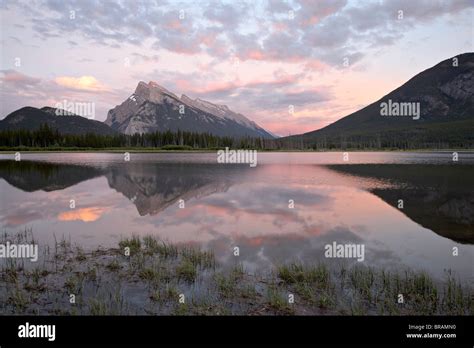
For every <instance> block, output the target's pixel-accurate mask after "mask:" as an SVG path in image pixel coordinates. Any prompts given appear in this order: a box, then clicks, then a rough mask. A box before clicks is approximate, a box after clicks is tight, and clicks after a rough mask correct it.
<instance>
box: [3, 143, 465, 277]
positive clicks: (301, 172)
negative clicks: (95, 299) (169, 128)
mask: <svg viewBox="0 0 474 348" xmlns="http://www.w3.org/2000/svg"><path fill="white" fill-rule="evenodd" d="M348 156H349V158H348V159H347V161H344V157H343V153H341V152H329V153H258V165H257V166H256V167H254V168H252V167H250V166H249V165H248V164H219V163H217V161H216V153H150V154H138V153H132V154H131V158H130V161H124V156H123V154H118V153H41V154H34V153H31V154H29V153H22V157H21V161H14V160H13V158H14V157H13V154H2V155H0V178H1V179H2V180H0V193H1V201H0V227H1V230H2V232H8V233H10V232H17V231H22V230H25V228H26V229H30V228H31V230H32V232H33V235H34V237H35V238H36V239H37V240H38V241H40V242H42V243H53V242H54V239H55V238H56V239H60V238H63V237H64V238H65V239H67V240H71V242H72V243H74V244H77V245H81V246H82V247H84V248H86V249H87V248H88V249H94V248H97V247H98V246H99V245H100V246H103V247H108V246H116V245H117V242H118V241H119V240H120V239H121V238H124V237H129V236H131V235H139V236H145V235H154V236H157V237H159V238H161V239H163V240H165V241H169V242H173V243H185V244H191V245H195V246H199V247H201V248H203V249H210V250H213V251H214V253H215V255H216V258H217V260H218V261H219V262H220V263H222V264H223V265H226V264H234V263H235V259H236V257H237V258H238V259H239V261H240V262H242V263H243V264H244V266H245V267H246V269H248V270H250V271H255V272H258V271H259V270H263V269H268V267H269V266H271V265H278V264H281V263H284V262H288V261H292V260H301V261H303V262H316V261H320V260H325V261H326V262H330V263H331V262H332V263H340V262H343V260H341V259H326V258H325V246H326V245H330V244H332V243H334V242H335V243H354V244H362V245H364V247H365V257H364V260H363V261H362V263H364V264H365V265H369V266H374V267H387V268H395V269H404V268H412V269H417V270H425V271H427V272H429V274H431V275H432V276H434V277H435V278H442V277H443V276H444V272H445V270H447V269H451V270H452V271H454V272H455V274H456V275H457V276H458V277H459V278H460V279H461V280H462V281H463V282H468V283H473V281H474V273H473V264H474V245H473V244H474V228H473V227H474V154H472V153H460V154H459V160H458V161H456V162H454V161H453V159H452V154H451V153H428V152H427V153H411V152H410V153H398V152H394V153H389V152H383V153H382V152H380V153H377V152H367V153H363V152H360V153H357V152H350V153H348ZM401 203H402V204H403V206H401V205H400V204H401ZM71 206H73V208H71ZM235 247H238V248H239V256H235V255H234V251H235V249H234V248H235ZM453 248H454V249H453ZM453 250H456V252H453ZM453 253H455V254H456V255H453ZM344 262H349V263H357V262H359V261H357V260H356V259H349V260H344Z"/></svg>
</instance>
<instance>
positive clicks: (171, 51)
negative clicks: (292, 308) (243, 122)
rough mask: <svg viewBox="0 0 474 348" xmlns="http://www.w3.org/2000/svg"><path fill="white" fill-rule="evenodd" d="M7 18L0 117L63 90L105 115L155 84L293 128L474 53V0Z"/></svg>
mask: <svg viewBox="0 0 474 348" xmlns="http://www.w3.org/2000/svg"><path fill="white" fill-rule="evenodd" d="M0 16H1V17H0V19H1V24H0V27H1V37H0V40H1V41H0V48H1V55H0V59H1V61H0V101H1V106H0V118H3V117H5V116H6V115H7V114H8V113H10V112H11V111H14V110H15V109H17V108H20V107H23V106H26V105H30V106H36V107H42V106H45V105H49V106H54V105H55V104H56V103H59V102H62V101H64V100H67V101H71V102H90V103H92V102H93V103H95V107H96V112H95V113H96V119H98V120H104V119H105V118H106V116H107V111H108V110H109V109H111V108H112V107H114V106H115V105H117V104H120V103H121V102H122V101H123V100H124V99H126V98H127V97H129V96H130V95H131V94H132V93H133V91H134V90H135V87H136V85H137V84H138V82H139V81H146V82H148V81H155V82H157V83H158V84H160V85H162V86H164V87H165V88H167V89H169V90H171V91H172V92H174V93H176V94H178V95H181V94H186V95H187V96H189V97H191V98H201V99H206V100H209V101H211V102H214V103H219V104H226V105H228V106H229V107H230V108H231V109H232V110H234V111H238V112H241V113H243V114H245V115H246V116H247V117H249V118H250V119H252V120H254V121H256V122H257V123H258V124H260V125H261V126H263V127H264V128H266V129H268V130H269V131H271V132H273V133H275V134H279V135H288V134H296V133H301V132H305V131H310V130H314V129H317V128H320V127H323V126H325V125H327V124H329V123H331V122H334V121H336V120H337V119H339V118H341V117H343V116H346V115H347V114H349V113H351V112H353V111H356V110H358V109H360V108H361V107H363V106H366V105H368V104H370V103H371V102H373V101H375V100H377V99H378V98H380V97H382V96H383V95H385V94H387V93H388V92H390V91H391V90H393V89H394V88H396V87H398V86H399V85H401V84H402V83H404V82H406V81H407V80H408V79H409V78H411V77H412V76H414V75H416V74H417V73H419V72H420V71H422V70H424V69H427V68H429V67H431V66H433V65H435V64H437V63H438V62H440V61H442V60H444V59H447V58H450V57H452V56H455V55H457V54H460V53H464V52H472V51H474V49H473V37H474V31H473V16H474V2H473V1H472V0H447V1H443V0H400V1H397V0H387V1H351V0H331V1H321V0H294V1H287V2H284V1H280V0H268V1H263V0H253V1H248V2H247V1H238V0H234V1H200V0H193V1H177V0H169V1H152V0H146V1H139V0H122V1H112V0H102V1H94V0H49V1H35V0H28V1H18V0H16V1H10V0H0ZM292 109H293V110H294V112H291V110H292Z"/></svg>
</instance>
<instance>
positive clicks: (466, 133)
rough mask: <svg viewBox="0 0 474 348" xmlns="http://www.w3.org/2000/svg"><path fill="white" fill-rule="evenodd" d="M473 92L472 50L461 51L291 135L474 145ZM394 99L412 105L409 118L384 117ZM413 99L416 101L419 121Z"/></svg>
mask: <svg viewBox="0 0 474 348" xmlns="http://www.w3.org/2000/svg"><path fill="white" fill-rule="evenodd" d="M455 58H456V59H457V66H456V64H454V62H455ZM473 96H474V53H465V54H461V55H458V56H456V57H453V58H450V59H447V60H444V61H442V62H441V63H439V64H437V65H435V66H434V67H431V68H429V69H427V70H425V71H423V72H421V73H419V74H418V75H416V76H415V77H413V78H412V79H410V80H409V81H408V82H406V83H405V84H403V85H402V86H400V87H399V88H397V89H395V90H394V91H392V92H391V93H389V94H387V95H386V96H384V97H382V98H381V99H379V100H377V101H376V102H375V103H372V104H370V105H369V106H367V107H365V108H363V109H361V110H359V111H356V112H354V113H352V114H350V115H348V116H346V117H344V118H342V119H340V120H338V121H337V122H334V123H332V124H330V125H328V126H327V127H325V128H322V129H319V130H316V131H312V132H309V133H305V134H302V135H299V136H293V137H292V138H302V139H303V140H304V141H305V143H310V144H315V145H320V146H322V147H330V146H331V145H336V146H337V145H340V144H343V146H344V144H345V145H346V146H348V145H352V146H354V147H360V145H370V144H372V145H375V146H377V147H381V146H382V147H383V146H384V145H385V146H391V145H397V146H400V145H401V146H403V145H406V146H407V147H410V146H411V145H413V146H419V145H423V144H424V145H427V146H432V145H438V144H448V145H452V146H455V145H457V146H462V144H464V145H467V146H468V147H474V103H473V100H474V98H473ZM396 103H398V106H401V105H402V104H400V103H415V104H411V106H413V108H412V113H411V114H410V115H409V116H408V117H407V116H383V114H384V108H385V107H388V108H390V106H392V107H393V106H395V104H396ZM416 103H419V104H418V105H419V115H418V116H419V118H418V119H417V116H416V111H417V110H416ZM405 105H408V104H405ZM385 110H387V109H385ZM391 110H392V111H395V108H392V109H391ZM405 110H407V109H405ZM400 111H401V109H400ZM393 114H394V113H392V115H393Z"/></svg>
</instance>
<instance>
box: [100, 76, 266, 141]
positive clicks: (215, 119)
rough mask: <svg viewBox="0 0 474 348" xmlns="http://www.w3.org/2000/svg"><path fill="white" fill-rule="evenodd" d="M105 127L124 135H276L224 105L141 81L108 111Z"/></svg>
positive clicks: (264, 136)
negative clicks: (158, 132) (163, 133)
mask: <svg viewBox="0 0 474 348" xmlns="http://www.w3.org/2000/svg"><path fill="white" fill-rule="evenodd" d="M105 124H107V125H108V126H110V127H112V128H113V129H115V130H117V131H119V132H121V133H125V134H134V133H148V132H154V131H166V130H171V131H177V130H182V131H192V132H198V133H205V132H208V133H211V134H214V135H218V136H231V137H243V136H250V137H263V138H269V139H271V138H273V136H272V135H271V134H270V133H268V132H267V131H265V130H264V129H263V128H261V127H259V126H258V125H257V124H256V123H255V122H252V121H250V120H249V119H248V118H246V117H245V116H244V115H242V114H239V113H236V112H233V111H231V110H230V109H229V108H228V107H227V106H225V105H216V104H213V103H210V102H208V101H205V100H201V99H195V100H192V99H191V98H189V97H187V96H186V95H183V96H181V98H179V97H178V96H177V95H175V94H173V93H172V92H170V91H168V90H167V89H166V88H164V87H161V86H159V85H158V84H156V83H155V82H149V83H145V82H140V83H139V84H138V86H137V88H136V89H135V93H133V94H132V95H131V96H130V97H129V98H127V99H126V100H125V101H124V102H123V103H122V104H120V105H118V106H116V107H115V108H113V109H112V110H110V111H109V112H108V115H107V119H106V120H105Z"/></svg>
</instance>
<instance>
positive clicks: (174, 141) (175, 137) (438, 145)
mask: <svg viewBox="0 0 474 348" xmlns="http://www.w3.org/2000/svg"><path fill="white" fill-rule="evenodd" d="M466 131H467V132H468V133H469V129H468V130H466ZM23 147H26V148H53V149H54V148H92V149H105V148H165V149H174V148H175V149H215V148H224V147H229V148H234V149H235V148H240V149H256V150H316V151H324V150H332V149H335V150H337V149H341V150H344V149H355V150H364V149H392V150H407V149H423V148H424V149H449V148H466V149H472V148H474V135H473V134H471V133H469V134H459V131H458V133H454V134H451V133H450V134H449V135H447V136H446V135H442V134H440V132H436V133H434V132H433V131H428V132H425V133H422V134H399V133H396V132H393V133H390V132H388V133H377V134H372V135H369V134H367V135H359V136H343V135H339V136H334V137H325V136H324V137H321V136H320V137H317V138H313V139H307V138H304V137H301V136H293V137H286V138H280V139H265V138H254V137H241V138H233V137H222V136H216V135H213V134H210V133H197V132H187V131H179V130H178V131H177V132H172V131H169V130H168V131H164V132H153V133H144V134H138V133H137V134H134V135H128V134H114V135H100V134H95V133H87V134H61V133H60V132H59V131H58V130H57V129H53V128H51V127H50V126H49V125H48V124H42V125H40V127H39V129H37V130H24V129H19V130H4V131H0V148H3V149H5V148H23Z"/></svg>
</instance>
